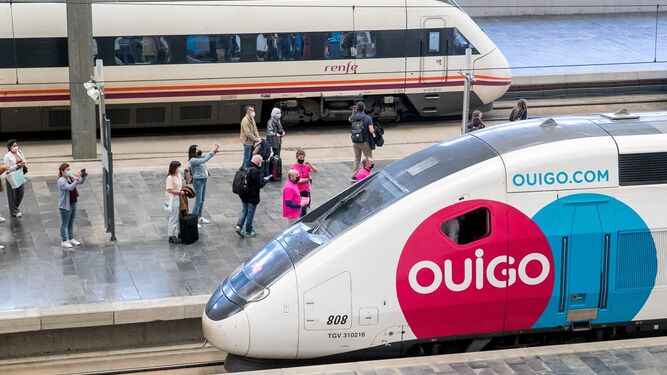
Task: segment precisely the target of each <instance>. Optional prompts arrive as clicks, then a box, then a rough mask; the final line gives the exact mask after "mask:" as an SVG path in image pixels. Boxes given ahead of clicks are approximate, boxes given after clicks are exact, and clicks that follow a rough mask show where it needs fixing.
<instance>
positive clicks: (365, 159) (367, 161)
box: [363, 156, 373, 167]
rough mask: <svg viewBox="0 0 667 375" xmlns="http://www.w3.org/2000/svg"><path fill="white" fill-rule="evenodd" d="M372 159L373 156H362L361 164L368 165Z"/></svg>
mask: <svg viewBox="0 0 667 375" xmlns="http://www.w3.org/2000/svg"><path fill="white" fill-rule="evenodd" d="M372 159H373V158H371V157H370V156H364V160H363V163H364V164H363V166H364V167H365V166H366V165H370V164H371V160H372Z"/></svg>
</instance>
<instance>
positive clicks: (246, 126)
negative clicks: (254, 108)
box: [241, 116, 262, 146]
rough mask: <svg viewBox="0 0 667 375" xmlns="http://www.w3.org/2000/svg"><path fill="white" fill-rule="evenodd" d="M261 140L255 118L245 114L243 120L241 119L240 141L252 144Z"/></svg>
mask: <svg viewBox="0 0 667 375" xmlns="http://www.w3.org/2000/svg"><path fill="white" fill-rule="evenodd" d="M261 140H262V139H261V138H260V137H259V131H257V124H255V120H254V119H252V118H249V117H248V116H245V117H244V118H243V120H241V143H243V144H244V145H250V146H252V145H254V144H255V143H257V142H259V141H261Z"/></svg>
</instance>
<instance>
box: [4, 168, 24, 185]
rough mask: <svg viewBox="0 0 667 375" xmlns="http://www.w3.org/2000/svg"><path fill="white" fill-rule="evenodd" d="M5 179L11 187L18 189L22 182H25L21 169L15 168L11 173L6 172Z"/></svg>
mask: <svg viewBox="0 0 667 375" xmlns="http://www.w3.org/2000/svg"><path fill="white" fill-rule="evenodd" d="M7 181H9V185H10V186H11V187H12V189H18V188H20V187H21V186H23V184H25V176H24V175H23V169H19V170H16V171H14V172H11V173H7Z"/></svg>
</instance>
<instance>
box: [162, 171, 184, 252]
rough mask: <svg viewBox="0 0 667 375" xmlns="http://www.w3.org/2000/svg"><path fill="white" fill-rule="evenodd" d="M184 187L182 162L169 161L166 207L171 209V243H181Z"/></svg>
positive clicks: (168, 223)
mask: <svg viewBox="0 0 667 375" xmlns="http://www.w3.org/2000/svg"><path fill="white" fill-rule="evenodd" d="M181 189H183V180H182V179H181V162H179V161H172V162H171V163H169V172H168V173H167V182H166V198H165V209H167V210H168V211H169V220H168V221H167V234H168V235H169V243H181V240H180V239H179V238H178V234H179V232H180V222H179V216H180V206H181V195H185V191H183V190H181Z"/></svg>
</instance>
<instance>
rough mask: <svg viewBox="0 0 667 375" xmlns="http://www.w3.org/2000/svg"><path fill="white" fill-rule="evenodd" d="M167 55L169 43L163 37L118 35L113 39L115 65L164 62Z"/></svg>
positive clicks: (166, 59)
mask: <svg viewBox="0 0 667 375" xmlns="http://www.w3.org/2000/svg"><path fill="white" fill-rule="evenodd" d="M169 57H170V56H169V44H168V43H167V40H166V39H165V38H164V37H157V36H138V37H118V38H116V40H115V41H114V61H115V62H116V64H117V65H135V64H165V63H168V62H169Z"/></svg>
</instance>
